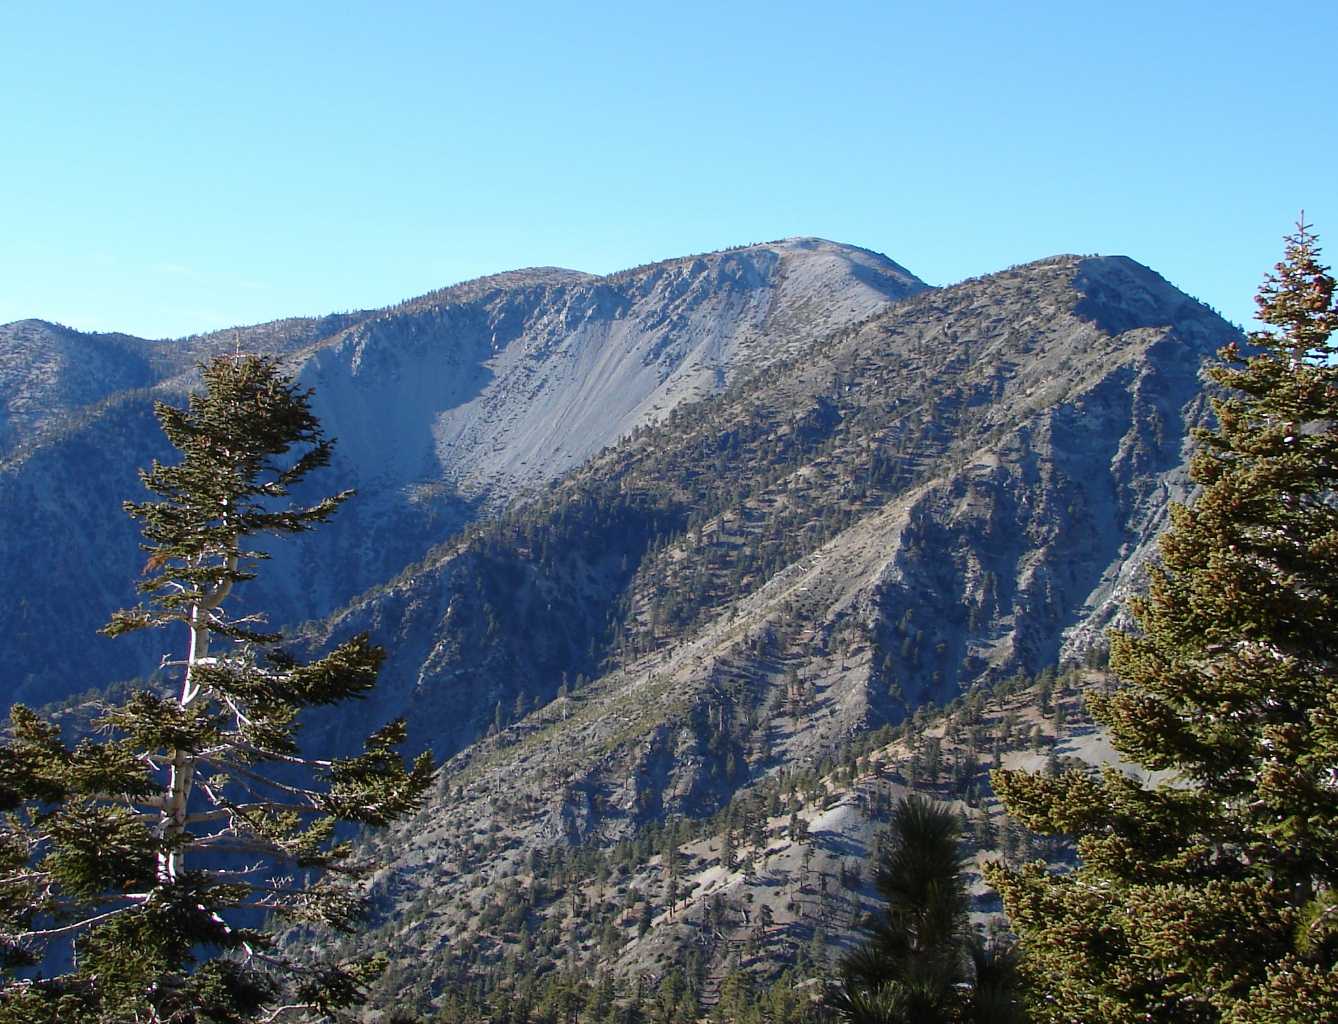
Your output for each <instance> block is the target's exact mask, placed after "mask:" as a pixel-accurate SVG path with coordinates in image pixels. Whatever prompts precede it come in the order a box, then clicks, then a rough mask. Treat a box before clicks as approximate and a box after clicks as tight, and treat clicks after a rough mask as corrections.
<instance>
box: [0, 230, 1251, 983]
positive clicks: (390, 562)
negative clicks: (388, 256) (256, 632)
mask: <svg viewBox="0 0 1338 1024" xmlns="http://www.w3.org/2000/svg"><path fill="white" fill-rule="evenodd" d="M1238 337H1239V335H1238V332H1237V331H1236V330H1235V329H1234V328H1232V327H1231V326H1230V325H1229V324H1227V323H1225V322H1224V321H1223V320H1221V319H1220V318H1219V317H1217V316H1216V315H1215V314H1214V313H1212V312H1211V311H1210V310H1208V309H1206V308H1205V307H1203V306H1202V305H1200V304H1199V303H1197V302H1195V301H1194V300H1192V299H1190V298H1189V297H1187V296H1185V295H1184V294H1182V293H1181V292H1179V291H1177V290H1176V289H1175V288H1174V287H1172V286H1171V285H1170V284H1168V283H1167V282H1166V281H1164V280H1163V279H1162V278H1161V277H1159V276H1158V275H1157V274H1156V273H1154V272H1153V271H1151V270H1149V269H1148V268H1146V267H1143V266H1141V265H1139V264H1137V263H1135V262H1133V261H1132V260H1129V259H1126V258H1123V257H1107V258H1099V257H1079V256H1058V257H1054V258H1051V259H1046V260H1041V261H1039V262H1036V263H1030V264H1026V265H1023V266H1017V267H1012V268H1010V269H1008V270H1005V271H1002V272H1000V273H997V274H991V275H988V276H985V277H981V278H977V279H973V280H970V281H966V282H962V283H961V284H958V285H954V286H951V287H948V288H942V289H929V288H927V287H925V286H924V285H923V284H922V283H921V282H919V281H918V280H916V279H915V278H914V277H912V276H911V275H909V274H908V273H907V272H905V271H904V270H902V269H901V268H900V267H898V266H897V265H896V264H894V263H892V262H891V261H889V260H887V259H885V258H884V257H880V256H877V255H876V254H873V253H869V252H866V251H864V250H859V249H853V248H850V247H846V246H840V245H836V244H834V243H830V242H823V241H819V240H813V239H789V240H785V241H782V242H776V243H768V244H765V245H757V246H748V247H743V248H740V249H736V250H729V251H726V252H721V253H713V254H708V255H704V256H700V257H690V258H685V259H680V260H671V261H667V262H664V263H659V264H654V265H651V266H649V267H643V268H638V269H636V270H632V271H626V272H623V273H621V274H615V275H611V276H608V277H602V278H597V277H591V276H589V275H585V274H580V273H577V272H575V271H568V270H558V269H551V268H549V269H532V270H525V271H516V272H513V273H508V274H503V275H498V276H496V277H491V278H483V279H480V280H479V281H475V282H469V283H467V284H464V285H458V286H455V287H453V288H449V289H445V290H443V291H440V292H435V293H432V294H430V295H426V296H422V297H420V298H418V299H414V300H411V301H409V302H405V303H402V304H400V305H398V306H396V307H393V308H390V309H385V310H378V311H371V312H356V313H349V314H343V315H340V316H336V317H327V318H323V319H319V320H290V321H283V322H281V323H276V324H272V325H262V326H260V327H254V328H243V329H240V330H239V331H237V332H232V331H224V332H217V333H215V334H213V335H208V336H203V337H200V338H194V339H185V340H182V341H180V342H149V341H144V340H142V339H133V338H127V337H125V336H119V335H116V336H106V335H82V334H79V333H78V332H72V331H68V330H66V329H64V328H58V327H54V326H51V325H46V324H41V323H38V322H34V321H25V322H23V323H21V324H17V325H9V326H8V327H5V328H0V353H5V355H4V358H3V360H0V367H3V368H4V372H3V375H0V406H3V408H4V409H5V420H4V433H3V435H0V437H2V438H3V445H4V447H3V448H2V449H0V452H3V455H2V456H0V457H2V458H3V462H2V463H0V567H3V568H2V571H3V572H4V573H5V574H6V575H5V578H6V579H22V580H28V581H31V582H30V584H29V585H25V586H22V587H13V588H10V590H9V592H8V594H7V595H6V597H5V602H6V603H5V604H4V605H0V643H4V644H7V645H8V650H7V651H6V653H7V654H8V656H9V659H10V660H9V664H10V665H11V666H14V665H17V666H18V667H19V672H18V675H17V677H12V678H16V688H15V690H14V693H15V694H16V695H18V696H20V697H23V698H24V699H28V700H48V699H51V698H52V697H55V696H58V695H61V694H68V693H72V692H76V691H78V690H79V689H82V688H84V687H87V686H89V685H95V684H103V683H106V682H107V681H108V680H109V679H112V678H115V677H116V676H117V674H120V675H132V674H135V673H138V672H144V671H147V670H148V669H150V668H152V666H153V665H154V664H156V662H157V657H158V655H157V654H156V653H155V651H156V650H157V649H158V648H160V647H162V646H164V645H166V644H168V643H170V640H169V639H167V638H156V637H155V638H149V639H148V640H146V641H144V642H141V643H140V645H139V646H135V645H134V644H128V643H127V642H126V641H124V640H121V641H117V642H115V643H114V644H113V643H112V642H110V641H102V640H96V639H93V638H92V636H91V634H92V630H93V629H94V628H95V627H96V626H97V625H98V624H100V622H101V621H103V620H105V617H106V614H107V613H108V611H109V610H110V609H111V608H114V607H118V606H120V605H124V604H127V603H130V602H131V601H132V600H133V595H132V594H131V591H130V583H131V581H132V580H133V578H134V575H135V572H136V569H137V562H138V557H137V551H136V548H135V540H136V539H135V537H134V531H133V528H132V524H131V523H130V522H129V520H128V519H126V518H125V517H124V516H122V515H121V514H120V511H119V503H120V501H121V500H123V499H124V498H126V497H128V496H132V495H134V494H135V493H136V484H135V476H134V468H135V467H136V466H138V465H142V464H145V463H146V462H147V461H148V460H149V459H150V458H152V457H155V456H157V457H165V456H166V455H167V454H168V453H167V452H165V451H164V449H163V447H162V442H161V441H160V440H159V439H158V437H157V427H156V424H155V422H154V421H153V418H152V414H151V403H152V400H153V399H155V398H166V399H168V400H173V401H179V400H180V398H181V396H182V395H183V394H184V393H185V392H186V391H187V390H189V388H190V386H191V383H192V377H191V373H190V366H191V364H192V363H193V362H194V361H195V360H196V359H198V358H199V357H200V356H201V355H202V354H207V353H210V352H218V351H228V350H229V349H230V347H232V346H238V345H240V346H243V347H246V348H251V349H260V350H262V351H267V352H272V353H274V354H276V355H278V356H280V357H282V358H284V359H286V360H288V361H289V362H290V365H291V366H292V367H293V368H294V370H295V371H296V372H297V373H298V374H299V379H300V380H301V381H302V383H303V384H305V385H307V386H311V387H313V388H315V389H316V391H315V399H314V402H315V408H316V412H317V413H318V415H319V416H320V417H321V419H322V421H323V423H324V424H325V426H326V427H327V429H328V430H329V432H330V433H331V434H333V435H335V436H337V437H339V439H340V444H339V448H338V450H337V455H336V461H335V465H334V468H333V470H332V471H331V472H330V473H329V474H328V479H329V481H330V484H329V487H328V488H327V489H334V488H335V487H342V486H349V485H353V486H357V487H358V488H359V491H360V494H359V496H358V498H357V499H356V500H355V501H353V502H350V503H348V505H347V506H346V507H345V508H344V509H341V510H340V513H339V515H338V516H336V517H335V520H334V521H333V523H332V524H331V526H329V527H328V528H325V529H323V530H320V531H317V532H315V533H313V534H311V535H310V536H309V537H307V538H303V540H302V541H301V543H297V544H289V545H287V546H286V547H281V548H277V549H276V557H275V559H274V561H273V562H272V563H269V564H267V565H266V566H265V567H264V570H263V573H262V577H261V579H260V580H258V581H256V582H255V583H252V584H247V585H246V587H245V588H244V589H243V590H242V591H241V593H240V597H241V599H242V600H243V601H245V602H246V603H247V606H248V607H255V606H257V605H259V606H261V607H264V608H266V609H267V610H269V611H270V612H271V613H272V615H273V618H274V620H275V621H276V622H280V623H291V622H294V621H295V620H297V619H302V618H306V619H308V620H309V621H307V622H305V623H304V624H303V625H302V626H301V627H300V628H299V629H298V630H296V631H295V632H294V633H292V634H291V635H290V643H291V644H292V645H293V646H303V647H310V648H325V647H327V646H328V645H329V644H330V643H332V642H334V641H337V640H341V639H344V638H346V637H347V636H349V635H350V634H352V633H355V632H361V631H365V632H367V633H370V634H371V635H372V637H373V639H374V640H376V641H377V642H379V643H381V644H384V645H385V646H386V648H387V650H388V652H389V657H388V660H387V663H386V665H385V667H384V669H383V672H382V680H381V683H380V685H379V686H378V687H377V689H376V690H375V691H374V692H373V693H372V694H371V695H370V696H369V698H368V699H367V701H366V702H365V703H364V704H363V705H362V706H361V708H360V713H359V715H358V716H357V719H358V720H357V722H351V721H347V720H343V719H340V718H336V717H333V716H331V715H328V714H327V715H326V716H325V717H315V718H313V719H312V720H310V721H308V722H307V723H306V724H305V732H304V734H305V735H306V736H307V737H308V738H309V739H311V740H313V741H314V744H313V745H314V746H315V747H318V748H320V749H325V750H328V749H331V748H333V749H335V750H350V749H351V748H352V746H353V744H354V742H355V739H356V738H357V737H358V736H361V735H365V733H366V731H367V729H368V728H369V727H371V726H375V725H379V724H380V723H382V722H384V721H387V720H389V719H390V718H393V717H396V716H400V715H403V716H405V717H406V718H407V719H408V722H409V735H410V745H411V746H413V747H415V748H424V747H430V748H432V749H433V750H434V751H435V752H436V753H437V755H439V757H441V758H442V759H443V760H445V761H446V767H445V770H444V771H443V773H442V776H441V780H440V784H439V786H438V789H437V792H436V793H435V794H434V796H433V798H432V799H431V800H430V802H429V804H428V806H427V807H425V808H424V809H423V811H422V812H421V813H420V814H419V815H418V816H417V817H416V819H415V820H414V821H412V822H409V823H407V824H406V825H405V826H403V827H400V828H397V829H395V830H393V831H392V832H391V833H389V834H387V835H385V836H382V837H380V838H375V839H366V840H364V842H365V843H367V844H369V845H367V846H365V847H364V849H365V850H367V851H369V852H373V853H375V855H376V856H377V858H378V860H379V861H380V862H381V863H382V865H383V866H382V868H381V870H380V871H379V872H378V874H377V875H376V878H375V881H374V887H373V895H374V897H375V901H376V906H377V909H378V915H379V916H378V921H377V927H376V929H375V930H374V931H373V932H372V933H371V934H370V935H368V936H366V937H364V938H362V939H354V940H349V941H348V942H347V943H346V944H347V945H348V946H349V947H350V948H352V947H358V948H360V949H362V950H363V951H368V950H370V949H372V948H375V949H376V950H378V951H381V952H385V953H386V954H387V955H389V956H390V958H391V960H392V964H393V967H392V971H391V972H390V973H389V974H388V975H387V976H386V979H385V980H384V981H383V982H382V984H381V987H380V988H379V990H378V999H379V1000H380V1001H381V1003H382V1004H389V1003H390V1002H394V1003H395V1004H396V1005H398V1006H400V1007H410V1008H411V1007H412V1006H413V1005H414V1004H415V1003H417V1004H420V1005H421V1006H422V1007H424V1008H426V1007H428V1006H429V1005H432V1006H435V1007H437V1008H440V1007H441V1005H442V999H443V997H444V996H445V995H446V994H447V993H448V992H452V991H478V990H488V989H490V988H496V989H498V990H499V991H502V992H513V991H515V989H516V987H517V986H520V985H522V984H524V983H525V982H524V979H525V978H526V977H530V978H540V979H544V978H546V979H559V978H561V977H564V976H571V975H573V974H575V975H583V976H588V977H596V976H599V975H601V973H602V974H606V975H607V976H610V977H617V978H622V979H626V980H627V981H628V983H629V984H638V983H639V982H638V981H637V979H642V980H646V979H649V981H648V982H647V983H648V984H651V985H652V986H654V985H659V984H661V983H663V984H666V985H668V984H671V981H670V980H667V979H671V978H674V977H677V978H679V981H673V982H672V984H673V985H680V982H681V985H682V986H687V988H686V991H690V992H692V993H695V995H694V996H693V999H694V1000H696V1001H697V1002H703V1001H704V1002H706V1003H709V1002H711V1001H712V1000H713V999H715V998H717V997H720V998H723V996H722V993H723V992H724V990H725V989H726V988H727V987H728V985H732V984H735V982H734V981H731V980H730V979H737V978H738V977H739V976H740V972H742V973H743V974H746V975H748V976H751V977H754V978H756V979H758V980H766V979H768V978H774V977H775V976H776V975H777V974H778V972H779V971H781V970H782V969H783V968H784V967H785V966H787V965H795V964H803V963H808V964H810V965H812V964H820V963H821V962H822V960H823V958H824V957H825V956H826V955H827V952H824V950H826V951H829V950H830V948H831V947H832V946H835V947H839V946H841V945H842V944H843V943H847V942H848V941H849V935H850V931H851V928H852V926H853V924H854V923H855V921H856V920H857V918H858V915H859V914H860V913H862V912H863V911H865V910H868V909H870V908H871V907H872V906H873V904H872V902H871V890H870V888H869V886H868V879H867V875H865V874H863V873H862V872H863V864H864V862H865V860H866V858H867V856H868V855H869V853H870V850H871V849H872V847H873V845H874V844H875V843H876V834H877V829H878V827H879V823H880V821H881V820H883V818H884V817H885V815H886V811H887V809H888V808H889V807H890V805H891V800H892V798H893V797H894V796H895V795H896V794H897V793H900V792H903V791H905V790H906V789H907V788H926V787H928V789H929V790H930V791H931V792H934V793H935V794H936V795H939V796H941V797H944V798H952V799H955V800H958V801H959V809H960V810H961V811H962V813H963V814H964V815H965V818H966V823H967V825H968V826H970V827H971V828H972V829H973V830H974V832H975V834H976V836H977V840H978V844H977V845H978V846H979V847H980V848H981V849H996V848H999V849H1002V850H1003V851H1004V852H1005V853H1007V852H1008V850H1009V848H1010V845H1011V847H1012V848H1013V850H1014V852H1017V849H1018V848H1019V847H1020V848H1021V849H1022V850H1023V851H1024V852H1027V851H1030V852H1039V853H1042V854H1044V855H1045V856H1047V857H1051V858H1056V857H1058V858H1062V857H1064V856H1066V853H1065V851H1063V850H1062V849H1050V848H1047V849H1039V848H1037V847H1036V846H1035V844H1034V843H1033V842H1032V841H1031V840H1030V839H1028V838H1027V837H1026V836H1024V835H1020V834H1018V833H1017V830H1016V829H1013V828H1012V827H1011V826H1008V825H1007V823H1005V822H1002V821H1001V820H1000V819H999V817H998V813H997V809H994V808H993V805H992V804H991V802H990V796H989V793H988V781H987V779H986V777H985V772H986V770H987V768H988V767H989V764H988V760H989V759H990V758H992V757H993V758H998V759H999V760H1000V761H1001V763H1009V764H1019V763H1029V764H1041V763H1045V762H1046V761H1048V760H1057V759H1058V758H1060V757H1061V756H1076V757H1084V758H1087V759H1089V760H1095V761H1100V760H1103V759H1104V760H1109V759H1110V756H1111V755H1110V752H1109V750H1108V749H1107V748H1106V746H1105V745H1104V741H1103V739H1102V737H1101V736H1100V734H1099V733H1097V732H1095V731H1094V730H1092V729H1091V727H1090V725H1089V724H1087V723H1084V722H1083V721H1082V719H1081V700H1080V689H1081V686H1083V685H1105V681H1104V680H1103V679H1102V678H1101V677H1100V676H1098V675H1088V676H1083V675H1081V674H1077V673H1076V672H1072V671H1071V672H1068V673H1066V674H1065V675H1064V676H1062V677H1061V678H1060V679H1059V680H1058V681H1056V679H1055V676H1054V669H1055V667H1056V666H1059V665H1064V664H1069V665H1072V664H1075V663H1077V662H1080V661H1089V660H1093V661H1099V659H1100V655H1101V647H1102V636H1103V631H1104V629H1105V628H1106V627H1107V626H1108V625H1109V624H1111V623H1112V622H1118V621H1120V615H1121V611H1120V609H1121V607H1122V606H1123V604H1124V602H1125V599H1126V598H1127V597H1128V595H1129V594H1130V593H1131V592H1132V591H1134V590H1135V589H1136V588H1137V587H1138V586H1139V585H1140V580H1141V573H1142V567H1143V565H1144V564H1145V562H1146V561H1147V559H1148V558H1149V557H1151V556H1152V554H1153V552H1154V542H1155V539H1156V537H1157V535H1158V533H1159V532H1160V530H1161V528H1162V527H1163V525H1164V524H1165V522H1166V519H1167V515H1168V509H1169V505H1170V503H1171V502H1172V501H1174V500H1177V499H1184V498H1185V497H1186V496H1187V494H1188V485H1187V480H1186V476H1185V470H1184V463H1185V456H1186V454H1187V450H1188V446H1189V443H1190V438H1191V431H1192V430H1193V428H1194V427H1195V426H1196V425H1198V424H1201V423H1203V422H1204V421H1205V417H1206V416H1207V415H1208V411H1207V406H1206V399H1205V396H1204V391H1203V383H1202V378H1201V371H1202V368H1203V366H1204V365H1205V363H1206V362H1207V361H1208V360H1210V359H1211V358H1212V354H1213V353H1214V351H1215V350H1216V349H1217V348H1218V347H1219V346H1220V345H1222V344H1223V343H1225V342H1227V341H1229V340H1232V339H1235V338H1238ZM61 410H63V411H61ZM72 640H73V641H74V642H71V641H72ZM1032 677H1039V682H1036V683H1034V684H1029V683H1026V682H1024V681H1022V680H1026V679H1030V678H1032ZM942 709H946V710H942ZM1001 832H1002V833H1003V834H1004V835H1005V838H1006V840H1007V841H1006V842H1005V841H1003V840H999V841H1000V843H1001V845H1000V846H998V847H996V846H994V845H991V844H992V843H994V842H995V840H998V839H999V835H998V833H1001ZM992 837H993V838H992ZM763 908H765V910H766V914H765V915H764V914H763ZM976 909H977V911H978V912H979V913H980V914H981V915H984V916H988V915H989V914H990V913H991V906H990V904H989V901H988V898H986V897H985V896H984V894H981V902H980V903H979V904H978V906H977V908H976ZM290 939H291V940H292V941H301V942H320V943H324V942H329V941H331V940H330V939H329V938H328V937H326V936H320V935H311V934H303V935H300V936H290ZM698 997H700V998H698Z"/></svg>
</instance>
